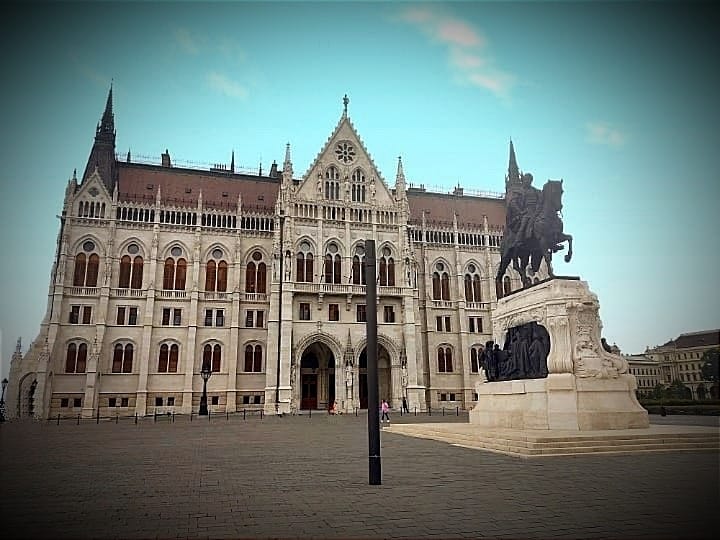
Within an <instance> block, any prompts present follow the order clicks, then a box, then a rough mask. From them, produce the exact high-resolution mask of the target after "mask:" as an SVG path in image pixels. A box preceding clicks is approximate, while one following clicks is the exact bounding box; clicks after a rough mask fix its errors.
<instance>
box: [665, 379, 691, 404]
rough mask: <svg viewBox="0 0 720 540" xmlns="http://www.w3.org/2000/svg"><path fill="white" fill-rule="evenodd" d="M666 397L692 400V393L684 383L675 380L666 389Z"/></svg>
mask: <svg viewBox="0 0 720 540" xmlns="http://www.w3.org/2000/svg"><path fill="white" fill-rule="evenodd" d="M665 391H666V395H665V397H667V398H669V399H691V398H692V392H691V391H690V389H689V388H688V387H687V386H685V385H684V384H683V382H682V381H680V380H678V379H675V380H674V381H673V382H672V383H670V386H668V387H667V388H666V389H665Z"/></svg>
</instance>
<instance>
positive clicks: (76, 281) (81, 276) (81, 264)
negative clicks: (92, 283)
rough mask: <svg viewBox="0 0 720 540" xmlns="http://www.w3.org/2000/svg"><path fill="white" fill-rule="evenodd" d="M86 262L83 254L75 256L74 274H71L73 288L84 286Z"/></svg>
mask: <svg viewBox="0 0 720 540" xmlns="http://www.w3.org/2000/svg"><path fill="white" fill-rule="evenodd" d="M86 260H87V258H86V257H85V254H84V253H78V254H77V255H75V273H74V274H73V285H74V286H75V287H82V286H83V285H84V284H85V267H86Z"/></svg>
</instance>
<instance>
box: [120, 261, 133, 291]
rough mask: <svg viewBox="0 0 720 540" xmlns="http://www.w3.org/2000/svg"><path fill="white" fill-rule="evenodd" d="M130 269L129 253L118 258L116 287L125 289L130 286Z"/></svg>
mask: <svg viewBox="0 0 720 540" xmlns="http://www.w3.org/2000/svg"><path fill="white" fill-rule="evenodd" d="M131 271H132V264H131V260H130V255H123V256H122V258H121V259H120V277H119V279H118V287H119V288H121V289H127V288H128V287H130V273H131Z"/></svg>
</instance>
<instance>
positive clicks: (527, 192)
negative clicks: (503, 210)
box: [517, 173, 541, 241]
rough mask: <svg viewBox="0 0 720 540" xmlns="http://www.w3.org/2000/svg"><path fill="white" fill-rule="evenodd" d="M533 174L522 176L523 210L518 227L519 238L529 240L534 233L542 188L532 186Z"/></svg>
mask: <svg viewBox="0 0 720 540" xmlns="http://www.w3.org/2000/svg"><path fill="white" fill-rule="evenodd" d="M532 181H533V175H532V174H530V173H525V174H523V175H522V177H521V178H520V182H521V185H522V210H521V214H520V226H519V227H518V230H517V233H518V240H520V241H523V240H528V239H530V238H532V235H533V224H534V222H535V215H536V213H537V207H538V203H539V201H540V194H541V192H540V190H539V189H537V188H536V187H533V186H532Z"/></svg>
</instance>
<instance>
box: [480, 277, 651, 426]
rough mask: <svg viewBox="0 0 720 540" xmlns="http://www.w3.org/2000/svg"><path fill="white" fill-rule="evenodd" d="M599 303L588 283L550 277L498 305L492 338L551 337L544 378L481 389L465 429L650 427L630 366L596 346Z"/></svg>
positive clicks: (499, 340)
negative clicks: (529, 333) (528, 328)
mask: <svg viewBox="0 0 720 540" xmlns="http://www.w3.org/2000/svg"><path fill="white" fill-rule="evenodd" d="M599 308H600V306H599V303H598V300H597V296H596V295H595V294H593V293H592V292H591V291H590V290H589V288H588V286H587V283H586V282H584V281H581V280H578V279H577V278H570V279H562V278H555V279H551V280H547V281H545V282H543V283H538V284H536V285H534V286H533V287H531V288H528V289H525V290H522V291H518V292H516V293H513V294H512V295H509V296H507V297H505V298H501V299H500V300H498V304H497V308H496V310H495V312H494V314H493V338H494V340H495V343H498V344H502V343H504V341H505V334H506V333H507V331H508V329H509V328H513V327H515V326H519V325H522V324H526V323H529V322H533V321H534V322H537V323H538V324H540V325H542V326H544V327H545V329H546V330H547V331H548V333H549V334H550V352H549V354H548V358H547V364H548V373H549V374H548V376H547V377H546V378H542V379H519V380H511V381H498V382H479V383H477V385H476V387H475V388H476V390H475V391H476V392H477V394H478V402H477V404H476V406H475V407H474V408H473V409H472V410H471V411H470V422H471V423H472V424H474V425H476V426H479V427H485V428H509V429H519V430H536V429H537V430H578V431H592V430H614V429H634V428H647V427H648V426H649V425H650V422H649V419H648V413H647V411H646V410H645V409H644V408H643V407H642V406H641V405H640V403H639V402H638V401H637V397H636V396H635V390H636V388H637V383H636V381H635V377H634V376H633V375H631V374H629V372H628V366H627V361H626V360H625V359H624V358H623V357H622V356H620V355H616V354H612V353H609V352H607V351H605V349H603V347H602V346H601V342H600V331H601V328H602V323H601V321H600V317H599Z"/></svg>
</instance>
